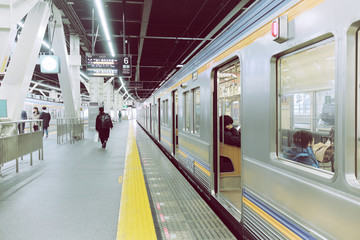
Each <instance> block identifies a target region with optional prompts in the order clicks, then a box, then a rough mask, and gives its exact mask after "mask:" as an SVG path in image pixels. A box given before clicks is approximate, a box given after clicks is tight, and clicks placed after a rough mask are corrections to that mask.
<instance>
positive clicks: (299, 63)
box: [278, 38, 335, 173]
mask: <svg viewBox="0 0 360 240" xmlns="http://www.w3.org/2000/svg"><path fill="white" fill-rule="evenodd" d="M278 72H279V74H278V76H279V79H278V82H279V90H280V94H279V96H280V99H279V104H280V106H279V107H280V108H279V109H280V123H279V136H280V139H279V144H278V146H279V148H280V149H279V150H278V151H279V156H283V157H284V158H285V159H288V160H293V161H296V159H292V155H291V154H289V152H291V151H292V150H293V149H294V148H296V146H295V144H294V138H293V135H294V133H296V132H297V131H300V130H305V131H307V132H310V133H311V134H312V137H313V143H311V145H312V149H313V151H314V154H315V156H316V159H317V161H318V163H319V168H320V169H323V170H325V171H327V172H329V173H331V172H332V173H333V172H334V171H335V169H334V168H335V164H334V155H335V154H334V153H335V148H334V126H335V80H334V79H335V42H334V39H333V38H330V39H327V40H324V41H322V42H319V43H316V44H314V45H312V46H309V47H307V48H304V49H300V50H298V51H297V52H294V53H291V54H288V55H285V56H283V57H281V58H279V59H278ZM302 164H303V163H302Z"/></svg>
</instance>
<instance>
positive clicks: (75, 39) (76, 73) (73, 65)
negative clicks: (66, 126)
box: [69, 34, 81, 112]
mask: <svg viewBox="0 0 360 240" xmlns="http://www.w3.org/2000/svg"><path fill="white" fill-rule="evenodd" d="M69 61H70V75H71V77H72V88H73V96H74V102H75V110H76V111H77V112H79V111H80V107H81V97H80V78H81V76H80V66H81V56H80V38H79V35H73V34H72V35H70V56H69Z"/></svg>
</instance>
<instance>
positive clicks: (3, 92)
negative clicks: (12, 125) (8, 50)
mask: <svg viewBox="0 0 360 240" xmlns="http://www.w3.org/2000/svg"><path fill="white" fill-rule="evenodd" d="M49 16H50V7H49V3H47V2H39V3H38V4H37V5H36V6H34V7H33V8H32V9H31V11H30V12H29V13H28V15H27V17H26V20H25V23H24V26H23V30H22V32H21V37H20V38H19V41H18V43H17V46H16V49H15V51H14V53H13V55H12V56H11V61H10V63H9V66H8V68H7V71H6V74H5V77H4V79H3V81H2V85H1V87H0V97H1V99H6V100H7V109H8V114H7V115H8V118H9V119H11V120H17V119H19V118H20V113H21V110H22V108H23V106H24V102H25V98H26V94H27V92H28V91H29V86H30V81H31V78H32V75H33V72H34V69H35V65H36V63H37V60H38V55H39V52H40V48H41V44H42V40H43V38H44V34H45V31H46V26H47V24H48V20H49Z"/></svg>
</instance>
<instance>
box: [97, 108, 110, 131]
mask: <svg viewBox="0 0 360 240" xmlns="http://www.w3.org/2000/svg"><path fill="white" fill-rule="evenodd" d="M104 114H107V113H105V112H101V113H99V114H98V115H97V117H96V122H95V129H96V131H98V132H100V131H103V130H104V129H103V128H102V122H101V116H102V115H104ZM110 128H113V124H112V122H111V125H110ZM108 129H109V128H108Z"/></svg>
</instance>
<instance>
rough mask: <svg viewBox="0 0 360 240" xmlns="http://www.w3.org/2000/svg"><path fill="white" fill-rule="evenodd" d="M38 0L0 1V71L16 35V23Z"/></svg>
mask: <svg viewBox="0 0 360 240" xmlns="http://www.w3.org/2000/svg"><path fill="white" fill-rule="evenodd" d="M38 2H39V0H27V1H19V0H18V1H13V0H1V1H0V72H4V70H5V67H6V64H7V62H8V60H9V57H10V53H11V46H12V44H13V43H14V40H15V35H16V24H17V23H18V22H20V20H21V19H22V18H23V17H24V16H25V15H26V14H27V13H28V12H29V11H30V10H31V9H32V8H33V7H34V6H35V5H36V4H37V3H38Z"/></svg>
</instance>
